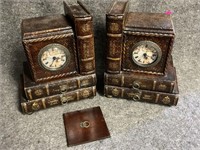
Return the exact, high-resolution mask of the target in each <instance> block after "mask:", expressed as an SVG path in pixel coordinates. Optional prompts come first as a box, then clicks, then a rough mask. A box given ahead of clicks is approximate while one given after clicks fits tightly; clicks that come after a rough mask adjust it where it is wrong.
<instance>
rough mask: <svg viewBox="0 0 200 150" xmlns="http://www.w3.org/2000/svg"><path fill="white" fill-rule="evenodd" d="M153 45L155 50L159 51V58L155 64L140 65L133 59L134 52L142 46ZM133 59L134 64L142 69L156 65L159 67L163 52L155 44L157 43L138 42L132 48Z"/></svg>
mask: <svg viewBox="0 0 200 150" xmlns="http://www.w3.org/2000/svg"><path fill="white" fill-rule="evenodd" d="M144 44H145V45H146V44H148V45H151V46H152V47H154V48H155V50H156V51H157V58H156V60H155V61H154V62H152V63H150V64H141V63H138V62H137V61H136V60H135V59H134V58H133V51H134V50H135V49H136V48H137V47H138V46H140V45H144ZM130 55H131V59H132V62H134V63H135V64H136V65H138V66H140V67H144V68H146V67H153V66H155V65H157V64H158V63H159V62H160V60H161V58H162V50H161V48H160V47H159V46H158V45H157V44H156V43H155V42H152V41H148V40H144V41H140V42H137V43H136V44H135V45H134V46H133V47H132V48H131V53H130Z"/></svg>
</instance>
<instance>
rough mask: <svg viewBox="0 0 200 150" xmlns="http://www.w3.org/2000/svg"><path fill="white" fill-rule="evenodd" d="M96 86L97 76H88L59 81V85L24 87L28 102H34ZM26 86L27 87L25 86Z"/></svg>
mask: <svg viewBox="0 0 200 150" xmlns="http://www.w3.org/2000/svg"><path fill="white" fill-rule="evenodd" d="M94 85H96V75H95V74H92V75H86V76H82V77H76V78H73V79H67V80H63V81H59V82H57V83H49V84H48V83H45V84H40V85H39V86H32V87H24V91H25V95H26V98H27V99H28V100H34V99H37V98H42V97H45V96H50V95H57V94H63V93H66V92H69V91H73V90H76V89H79V88H84V87H90V86H94ZM24 86H25V85H24Z"/></svg>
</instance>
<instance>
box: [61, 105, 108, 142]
mask: <svg viewBox="0 0 200 150" xmlns="http://www.w3.org/2000/svg"><path fill="white" fill-rule="evenodd" d="M63 118H64V124H65V131H66V137H67V145H68V146H74V145H78V144H83V143H87V142H91V141H96V140H100V139H104V138H108V137H110V133H109V131H108V128H107V125H106V122H105V120H104V117H103V114H102V112H101V109H100V107H93V108H88V109H84V110H79V111H75V112H69V113H65V114H63Z"/></svg>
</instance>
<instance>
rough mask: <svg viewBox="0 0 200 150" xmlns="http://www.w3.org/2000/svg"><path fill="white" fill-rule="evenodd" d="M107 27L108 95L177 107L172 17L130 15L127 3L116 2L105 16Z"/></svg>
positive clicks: (105, 81)
mask: <svg viewBox="0 0 200 150" xmlns="http://www.w3.org/2000/svg"><path fill="white" fill-rule="evenodd" d="M106 25H107V26H106V29H107V53H106V54H107V55H106V63H107V66H106V72H105V73H104V83H105V87H104V88H105V95H106V96H107V97H118V98H124V99H135V100H138V101H147V102H151V103H159V104H164V105H176V104H177V101H178V85H177V77H176V68H175V67H174V66H173V60H172V56H171V53H172V48H173V43H174V38H175V33H174V27H173V23H172V20H171V16H170V15H166V14H162V13H146V12H128V2H127V1H115V2H114V3H113V4H112V6H111V8H110V10H109V13H108V14H107V15H106Z"/></svg>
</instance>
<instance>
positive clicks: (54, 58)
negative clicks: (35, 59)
mask: <svg viewBox="0 0 200 150" xmlns="http://www.w3.org/2000/svg"><path fill="white" fill-rule="evenodd" d="M55 60H56V57H53V61H52V63H51V65H50V67H52V65H53V63H54V62H55Z"/></svg>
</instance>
